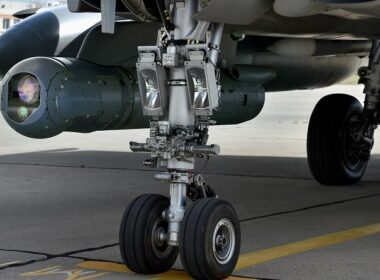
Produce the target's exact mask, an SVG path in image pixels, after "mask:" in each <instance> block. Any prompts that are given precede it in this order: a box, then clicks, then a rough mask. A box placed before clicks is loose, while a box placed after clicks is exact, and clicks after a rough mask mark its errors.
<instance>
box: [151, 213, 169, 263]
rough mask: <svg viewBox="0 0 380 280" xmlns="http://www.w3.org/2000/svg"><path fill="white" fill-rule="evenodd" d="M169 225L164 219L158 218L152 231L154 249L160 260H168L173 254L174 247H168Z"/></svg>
mask: <svg viewBox="0 0 380 280" xmlns="http://www.w3.org/2000/svg"><path fill="white" fill-rule="evenodd" d="M167 227H168V226H167V223H166V221H164V219H162V217H157V219H156V220H155V222H154V224H153V229H152V238H151V240H152V249H153V252H154V254H155V255H156V256H157V257H158V258H159V259H167V258H168V257H169V256H170V254H171V253H172V250H173V247H172V246H169V245H167V242H166V232H167Z"/></svg>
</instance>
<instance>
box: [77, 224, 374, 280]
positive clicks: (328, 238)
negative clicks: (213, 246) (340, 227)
mask: <svg viewBox="0 0 380 280" xmlns="http://www.w3.org/2000/svg"><path fill="white" fill-rule="evenodd" d="M378 233H380V223H378V224H373V225H368V226H363V227H357V228H353V229H348V230H344V231H340V232H335V233H331V234H327V235H323V236H319V237H315V238H311V239H307V240H303V241H298V242H294V243H289V244H285V245H281V246H277V247H273V248H269V249H264V250H260V251H256V252H252V253H247V254H243V255H241V256H240V257H239V261H238V263H237V265H236V268H235V271H238V270H241V269H244V268H248V267H251V266H255V265H259V264H263V263H266V262H270V261H273V260H277V259H280V258H284V257H287V256H291V255H296V254H300V253H305V252H308V251H312V250H317V249H321V248H325V247H328V246H332V245H336V244H340V243H344V242H348V241H352V240H356V239H360V238H363V237H366V236H370V235H374V234H378ZM76 266H77V267H80V268H86V269H94V270H101V271H108V272H118V273H133V272H131V271H130V270H129V269H128V268H126V267H125V265H123V264H117V263H109V262H98V261H85V262H82V263H79V264H78V265H76ZM154 279H155V280H161V279H165V280H171V279H173V280H174V279H181V280H186V279H191V278H190V277H189V276H188V275H187V274H186V273H185V272H184V271H175V270H170V271H168V272H165V273H162V274H160V275H157V277H155V278H154ZM228 279H229V280H237V279H245V278H242V277H233V276H231V277H229V278H228ZM246 279H248V278H246ZM249 279H251V278H249Z"/></svg>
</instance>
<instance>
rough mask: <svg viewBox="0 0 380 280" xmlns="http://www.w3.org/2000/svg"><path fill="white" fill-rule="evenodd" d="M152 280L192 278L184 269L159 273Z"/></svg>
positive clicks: (235, 278)
mask: <svg viewBox="0 0 380 280" xmlns="http://www.w3.org/2000/svg"><path fill="white" fill-rule="evenodd" d="M153 279H154V280H192V279H193V278H192V277H190V276H189V274H187V273H186V272H185V271H174V270H170V271H168V272H164V273H161V274H159V275H157V277H154V278H153ZM226 279H227V280H239V279H240V280H244V279H249V280H257V279H254V278H245V277H234V276H230V277H228V278H226Z"/></svg>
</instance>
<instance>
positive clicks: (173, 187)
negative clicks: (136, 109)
mask: <svg viewBox="0 0 380 280" xmlns="http://www.w3.org/2000/svg"><path fill="white" fill-rule="evenodd" d="M169 2H170V1H168V3H169ZM198 8H199V6H198V1H190V0H189V1H185V2H183V1H181V2H176V1H174V2H173V3H172V4H170V5H168V6H167V7H166V10H164V11H161V13H160V14H161V15H165V18H164V19H163V24H164V28H163V29H161V30H159V32H158V39H157V42H158V44H157V46H147V47H139V48H138V51H139V60H138V63H137V65H136V68H137V75H138V82H139V87H140V98H141V102H142V106H143V112H144V114H145V115H147V116H149V117H150V118H151V120H150V137H149V139H147V141H146V142H145V143H135V142H131V143H130V147H131V150H132V151H134V152H149V153H150V154H151V157H150V158H149V159H147V160H146V161H144V163H143V164H144V165H145V166H149V167H159V168H165V169H166V170H167V171H166V172H162V173H159V174H157V175H156V176H155V178H156V180H160V181H163V182H167V183H168V184H169V185H170V198H167V197H163V196H159V195H154V194H152V195H143V196H140V197H138V198H137V199H135V200H134V201H133V202H132V203H131V204H130V205H129V206H128V208H127V210H126V211H125V213H124V217H123V220H122V223H121V227H120V251H121V255H122V258H123V260H124V262H125V264H126V265H127V266H128V267H129V268H130V269H131V270H132V271H134V272H137V273H145V274H152V273H160V272H164V271H166V270H168V269H170V268H171V266H172V265H173V263H174V262H175V260H176V259H177V256H178V254H180V256H181V261H182V264H183V266H184V268H185V269H186V271H187V272H188V273H189V274H190V275H191V276H193V277H194V278H197V279H223V278H226V277H228V276H229V275H230V274H231V273H232V271H233V270H234V268H235V265H236V263H237V259H238V257H239V252H240V226H239V221H238V217H237V214H236V212H235V210H234V209H233V207H232V206H231V205H230V204H229V203H228V202H226V201H224V200H221V199H219V198H217V196H216V194H215V193H214V191H213V190H212V189H211V188H210V187H209V186H208V185H207V184H206V182H205V180H204V178H203V177H202V176H201V175H200V174H194V167H195V159H196V158H203V157H208V156H210V155H218V154H219V153H220V148H219V146H218V145H208V144H207V140H208V127H209V125H210V124H211V123H212V119H211V118H212V114H213V111H214V110H215V109H217V107H218V106H219V97H220V86H219V70H218V67H217V62H218V54H219V46H220V43H221V38H222V34H223V25H222V24H215V23H210V22H198V21H195V20H193V15H194V13H196V12H197V9H198ZM169 19H170V22H168V20H169ZM189 199H190V200H192V201H193V202H194V203H193V205H191V207H187V206H188V203H187V201H188V200H189Z"/></svg>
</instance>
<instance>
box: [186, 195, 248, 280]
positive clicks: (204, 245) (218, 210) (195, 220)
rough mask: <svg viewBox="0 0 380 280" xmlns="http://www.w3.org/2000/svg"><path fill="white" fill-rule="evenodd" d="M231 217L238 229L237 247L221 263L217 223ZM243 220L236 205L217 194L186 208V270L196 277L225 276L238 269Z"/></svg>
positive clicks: (218, 277) (236, 234)
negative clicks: (217, 254) (216, 244)
mask: <svg viewBox="0 0 380 280" xmlns="http://www.w3.org/2000/svg"><path fill="white" fill-rule="evenodd" d="M224 218H227V219H229V220H230V221H231V222H232V224H233V228H234V231H235V240H236V242H235V248H234V250H233V255H232V257H231V259H230V261H228V263H226V264H223V265H221V264H220V263H218V261H217V259H216V257H215V256H214V253H213V248H212V244H213V234H214V230H215V227H216V225H217V223H218V222H219V221H220V220H221V219H224ZM240 238H241V237H240V224H239V220H238V217H237V214H236V212H235V210H234V208H233V207H232V206H231V204H229V203H228V202H226V201H224V200H220V199H216V198H205V199H201V200H198V201H197V202H195V203H194V205H193V206H192V207H191V208H190V209H189V210H188V211H187V212H186V215H185V218H184V220H183V222H182V224H181V234H180V256H181V261H182V264H183V266H184V268H185V270H186V271H187V272H188V273H189V274H190V275H191V276H192V277H194V278H195V279H224V278H226V277H228V276H229V275H230V274H231V273H232V272H233V270H234V268H235V266H236V263H237V261H238V258H239V253H240Z"/></svg>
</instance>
